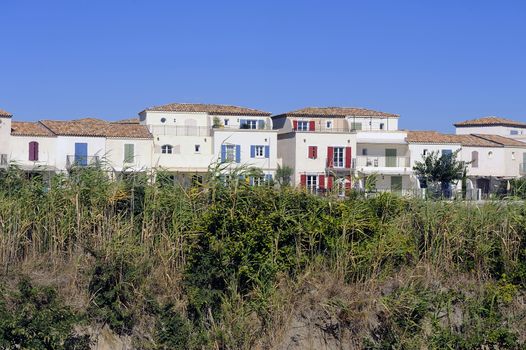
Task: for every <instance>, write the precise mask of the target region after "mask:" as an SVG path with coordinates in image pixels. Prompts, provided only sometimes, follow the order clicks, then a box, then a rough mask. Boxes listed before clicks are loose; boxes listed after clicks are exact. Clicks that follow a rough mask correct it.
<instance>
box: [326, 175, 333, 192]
mask: <svg viewBox="0 0 526 350" xmlns="http://www.w3.org/2000/svg"><path fill="white" fill-rule="evenodd" d="M332 179H333V177H332V176H329V177H328V178H327V188H328V189H329V190H332Z"/></svg>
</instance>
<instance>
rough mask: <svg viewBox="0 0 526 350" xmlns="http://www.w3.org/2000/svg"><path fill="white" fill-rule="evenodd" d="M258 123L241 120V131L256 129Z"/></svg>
mask: <svg viewBox="0 0 526 350" xmlns="http://www.w3.org/2000/svg"><path fill="white" fill-rule="evenodd" d="M257 127H258V121H257V120H249V119H248V120H243V122H242V123H241V129H257Z"/></svg>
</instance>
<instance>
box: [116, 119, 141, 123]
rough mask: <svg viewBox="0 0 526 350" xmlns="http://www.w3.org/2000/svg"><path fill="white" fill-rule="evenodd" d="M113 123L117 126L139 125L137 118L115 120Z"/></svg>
mask: <svg viewBox="0 0 526 350" xmlns="http://www.w3.org/2000/svg"><path fill="white" fill-rule="evenodd" d="M113 123H118V124H139V118H127V119H121V120H117V121H115V122H113Z"/></svg>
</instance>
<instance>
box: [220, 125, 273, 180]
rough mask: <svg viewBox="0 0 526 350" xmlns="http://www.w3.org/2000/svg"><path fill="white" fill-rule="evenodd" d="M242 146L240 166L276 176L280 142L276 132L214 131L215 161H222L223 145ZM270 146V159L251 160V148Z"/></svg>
mask: <svg viewBox="0 0 526 350" xmlns="http://www.w3.org/2000/svg"><path fill="white" fill-rule="evenodd" d="M223 144H231V145H240V150H241V158H240V163H239V164H232V166H234V167H235V166H237V165H244V166H253V167H257V168H260V169H262V170H264V172H265V173H266V174H274V172H275V170H276V169H277V166H278V165H277V158H278V142H277V132H276V131H274V130H268V131H266V130H244V129H239V130H229V129H214V161H221V145H223ZM252 145H260V146H269V158H264V157H263V158H251V157H250V146H252Z"/></svg>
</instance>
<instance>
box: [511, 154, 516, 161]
mask: <svg viewBox="0 0 526 350" xmlns="http://www.w3.org/2000/svg"><path fill="white" fill-rule="evenodd" d="M511 159H512V160H515V152H511Z"/></svg>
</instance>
